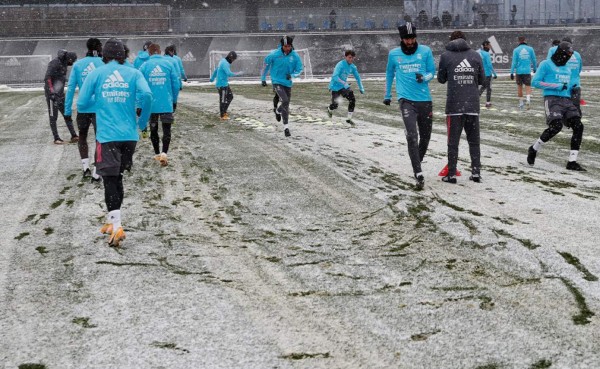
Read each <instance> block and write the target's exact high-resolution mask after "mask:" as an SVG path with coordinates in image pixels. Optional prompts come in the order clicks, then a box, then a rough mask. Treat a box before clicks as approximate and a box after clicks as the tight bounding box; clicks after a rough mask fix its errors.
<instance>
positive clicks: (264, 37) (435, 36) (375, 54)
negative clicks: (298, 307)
mask: <svg viewBox="0 0 600 369" xmlns="http://www.w3.org/2000/svg"><path fill="white" fill-rule="evenodd" d="M465 33H466V35H467V38H468V41H469V43H470V44H471V47H472V48H473V49H478V48H479V47H480V45H481V42H482V41H483V40H485V39H490V40H492V39H493V40H495V43H494V42H492V51H493V52H494V57H493V61H494V66H495V68H496V69H504V70H508V69H509V68H510V63H511V61H512V51H513V49H514V48H515V47H516V46H517V36H520V35H525V36H526V37H527V42H528V44H529V45H530V46H532V47H533V48H534V49H535V51H536V55H537V59H538V63H539V62H540V61H542V60H543V59H544V58H545V57H546V55H547V52H548V49H549V48H550V46H551V42H552V40H553V39H561V38H563V37H565V36H569V37H571V38H572V40H573V44H574V47H575V49H576V50H577V51H579V52H580V53H581V56H582V58H583V63H584V66H585V67H590V66H600V27H598V28H596V27H586V28H548V29H543V28H534V29H527V28H524V29H498V30H466V31H465ZM448 35H449V32H448V31H421V32H419V37H418V41H419V42H420V43H422V44H424V45H428V46H430V47H431V48H432V51H433V54H434V57H435V58H436V65H437V61H438V59H439V57H440V55H441V54H442V52H443V51H444V50H445V49H444V48H445V44H446V43H447V41H448ZM280 37H281V35H280V34H236V35H195V36H165V37H162V36H145V37H140V36H137V37H131V38H123V40H124V41H125V42H126V43H127V45H128V46H129V47H130V49H131V57H132V58H133V57H135V55H137V52H138V50H139V49H140V48H141V46H142V44H143V43H144V42H145V41H147V40H152V41H154V42H157V43H158V44H160V45H161V46H162V48H163V49H164V47H165V46H167V45H169V44H175V45H176V46H177V51H178V55H179V56H180V57H181V58H182V59H183V63H184V67H185V69H186V73H187V75H188V77H189V78H207V77H208V76H209V52H210V51H211V50H237V51H239V50H271V49H274V48H276V47H278V46H279V39H280ZM86 40H87V38H65V39H62V38H61V39H14V40H0V55H3V56H11V55H52V56H55V55H56V52H57V50H58V49H61V48H64V49H67V50H70V51H75V52H76V53H77V54H78V55H79V56H80V57H82V56H83V55H84V54H85V42H86ZM399 41H400V39H399V37H398V33H397V32H377V31H373V32H364V31H363V32H348V33H343V34H342V33H302V34H298V35H297V37H296V39H295V41H294V46H295V47H296V48H298V49H305V48H306V49H309V50H310V60H311V64H312V71H313V74H314V75H315V76H318V75H323V76H328V75H330V74H331V73H332V71H333V68H334V67H335V64H336V63H337V62H338V61H339V60H341V59H342V57H343V52H344V50H346V49H353V50H355V51H356V52H357V60H356V65H357V67H358V69H359V71H360V72H361V73H385V68H386V64H387V55H388V52H389V51H390V50H391V49H393V48H395V47H397V46H398V45H399ZM15 64H16V63H15V62H14V60H12V61H11V62H10V64H6V65H2V66H0V67H1V68H2V69H3V72H4V73H2V74H0V83H10V82H8V81H7V80H6V78H5V77H4V76H5V75H8V74H10V68H13V70H15V71H17V68H18V65H15ZM234 69H235V65H234ZM44 72H45V71H44V70H34V71H27V72H26V73H22V74H23V75H22V77H21V78H22V81H23V83H28V82H29V83H31V82H35V81H39V82H40V83H41V81H42V79H43V73H44ZM13 74H14V73H13ZM40 74H41V75H40ZM12 80H14V78H12Z"/></svg>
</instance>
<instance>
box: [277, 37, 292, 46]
mask: <svg viewBox="0 0 600 369" xmlns="http://www.w3.org/2000/svg"><path fill="white" fill-rule="evenodd" d="M279 42H281V46H283V45H290V46H293V43H294V36H283V37H282V38H281V40H280V41H279Z"/></svg>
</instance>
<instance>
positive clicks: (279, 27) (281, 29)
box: [275, 20, 285, 31]
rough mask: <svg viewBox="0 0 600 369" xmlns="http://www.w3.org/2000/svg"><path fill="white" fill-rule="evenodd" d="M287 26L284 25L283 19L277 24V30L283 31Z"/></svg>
mask: <svg viewBox="0 0 600 369" xmlns="http://www.w3.org/2000/svg"><path fill="white" fill-rule="evenodd" d="M284 28H285V26H284V25H283V21H280V20H279V21H277V24H276V25H275V29H276V30H277V31H283V29H284Z"/></svg>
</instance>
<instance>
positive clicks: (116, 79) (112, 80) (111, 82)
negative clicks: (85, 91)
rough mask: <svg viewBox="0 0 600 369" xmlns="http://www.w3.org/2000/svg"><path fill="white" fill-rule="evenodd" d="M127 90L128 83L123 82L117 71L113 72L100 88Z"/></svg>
mask: <svg viewBox="0 0 600 369" xmlns="http://www.w3.org/2000/svg"><path fill="white" fill-rule="evenodd" d="M110 87H116V88H129V83H127V82H125V80H124V79H123V76H121V73H119V71H118V70H115V71H114V72H113V73H112V74H111V75H110V76H108V78H107V79H106V80H105V81H104V84H103V85H102V88H110Z"/></svg>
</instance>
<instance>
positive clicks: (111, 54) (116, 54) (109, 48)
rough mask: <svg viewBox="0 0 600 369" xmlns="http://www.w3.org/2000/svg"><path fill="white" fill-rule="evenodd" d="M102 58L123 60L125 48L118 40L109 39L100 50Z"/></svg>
mask: <svg viewBox="0 0 600 369" xmlns="http://www.w3.org/2000/svg"><path fill="white" fill-rule="evenodd" d="M102 56H103V57H105V58H107V59H125V46H123V41H121V40H119V39H118V38H109V39H108V41H106V43H105V44H104V47H103V48H102Z"/></svg>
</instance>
